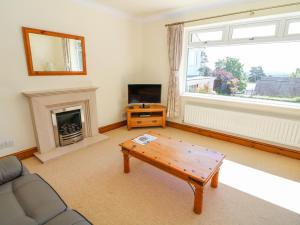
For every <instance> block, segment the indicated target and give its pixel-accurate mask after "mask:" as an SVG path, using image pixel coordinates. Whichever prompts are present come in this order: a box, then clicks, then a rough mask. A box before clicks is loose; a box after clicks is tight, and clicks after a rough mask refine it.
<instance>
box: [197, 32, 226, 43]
mask: <svg viewBox="0 0 300 225" xmlns="http://www.w3.org/2000/svg"><path fill="white" fill-rule="evenodd" d="M222 39H223V31H208V32H194V33H192V42H208V41H221V40H222Z"/></svg>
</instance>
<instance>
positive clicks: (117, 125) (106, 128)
mask: <svg viewBox="0 0 300 225" xmlns="http://www.w3.org/2000/svg"><path fill="white" fill-rule="evenodd" d="M126 125H127V121H126V120H123V121H120V122H117V123H112V124H109V125H106V126H103V127H99V133H101V134H102V133H105V132H108V131H111V130H114V129H117V128H120V127H123V126H126Z"/></svg>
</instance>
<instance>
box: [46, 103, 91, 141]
mask: <svg viewBox="0 0 300 225" xmlns="http://www.w3.org/2000/svg"><path fill="white" fill-rule="evenodd" d="M51 114H52V123H53V129H54V137H55V143H56V146H65V145H70V144H73V143H76V142H78V141H81V140H83V138H84V128H85V124H84V112H83V109H82V106H74V107H67V108H63V109H58V110H52V112H51Z"/></svg>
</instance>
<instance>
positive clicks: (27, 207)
mask: <svg viewBox="0 0 300 225" xmlns="http://www.w3.org/2000/svg"><path fill="white" fill-rule="evenodd" d="M12 183H13V184H12V187H13V192H14V195H15V197H16V199H17V200H18V202H19V204H20V206H21V207H22V208H23V210H24V212H25V214H26V215H27V216H29V217H31V218H33V219H34V220H35V221H36V222H37V223H38V224H44V223H45V222H47V221H49V220H50V219H51V218H53V217H55V216H56V215H58V214H59V213H61V212H63V211H65V210H66V209H67V206H66V204H65V203H64V202H63V200H62V199H61V198H60V197H59V195H58V194H57V193H56V192H55V191H54V190H53V189H52V187H51V186H50V185H49V184H48V183H47V182H46V181H44V180H43V179H42V178H41V177H39V176H38V175H36V174H29V175H25V176H21V177H19V178H18V179H16V180H14V181H12Z"/></svg>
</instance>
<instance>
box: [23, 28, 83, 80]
mask: <svg viewBox="0 0 300 225" xmlns="http://www.w3.org/2000/svg"><path fill="white" fill-rule="evenodd" d="M22 32H23V40H24V47H25V54H26V61H27V69H28V75H29V76H51V75H54V76H56V75H86V74H87V71H86V59H85V42H84V37H82V36H76V35H71V34H63V33H57V32H52V31H45V30H39V29H33V28H28V27H22Z"/></svg>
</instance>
